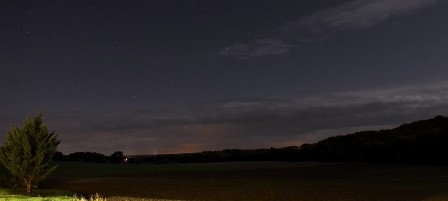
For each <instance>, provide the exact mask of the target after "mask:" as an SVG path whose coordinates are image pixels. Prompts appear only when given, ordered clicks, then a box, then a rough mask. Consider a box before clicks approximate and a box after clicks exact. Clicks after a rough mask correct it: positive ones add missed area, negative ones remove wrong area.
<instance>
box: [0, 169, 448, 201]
mask: <svg viewBox="0 0 448 201" xmlns="http://www.w3.org/2000/svg"><path fill="white" fill-rule="evenodd" d="M0 175H1V171H0ZM40 187H41V188H44V189H64V191H67V192H76V193H78V194H81V195H93V194H95V193H97V192H98V193H99V194H101V195H103V196H104V197H105V198H107V201H116V200H117V201H118V200H128V201H131V200H142V201H143V200H146V201H148V200H151V199H152V200H216V201H220V200H226V201H227V200H248V201H250V200H261V201H262V200H269V201H272V200H286V201H287V200H305V201H307V200H347V201H349V200H386V201H387V200H411V201H412V200H427V201H432V200H448V167H444V166H425V165H385V164H361V163H352V164H347V163H287V162H235V163H211V164H167V165H147V164H125V165H115V164H97V163H82V162H62V163H59V167H58V169H57V170H56V171H55V172H54V174H52V175H51V176H50V177H49V178H48V180H47V181H45V182H44V183H42V184H41V185H40ZM0 198H1V197H0ZM150 198H151V199H150ZM1 200H2V199H0V201H1Z"/></svg>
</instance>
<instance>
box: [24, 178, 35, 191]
mask: <svg viewBox="0 0 448 201" xmlns="http://www.w3.org/2000/svg"><path fill="white" fill-rule="evenodd" d="M23 180H24V183H25V187H26V193H27V194H30V193H31V190H32V189H33V182H32V181H30V180H27V179H23Z"/></svg>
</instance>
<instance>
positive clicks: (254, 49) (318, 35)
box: [218, 0, 440, 59]
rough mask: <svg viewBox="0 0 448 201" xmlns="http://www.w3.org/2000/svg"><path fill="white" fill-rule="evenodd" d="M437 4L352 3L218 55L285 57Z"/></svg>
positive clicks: (421, 0) (407, 0)
mask: <svg viewBox="0 0 448 201" xmlns="http://www.w3.org/2000/svg"><path fill="white" fill-rule="evenodd" d="M438 1H440V0H352V1H348V2H345V3H342V4H340V5H338V6H335V7H331V8H327V9H324V10H320V11H318V12H316V13H313V14H311V15H308V16H305V17H302V18H300V19H297V20H293V21H291V22H289V23H286V24H283V25H280V26H278V27H276V28H274V29H273V30H271V31H269V33H267V34H266V35H267V37H259V38H258V39H255V40H254V41H252V42H247V43H234V44H231V45H229V46H228V47H226V48H224V50H221V51H220V52H219V53H218V54H219V55H221V56H234V57H236V58H239V59H248V58H257V57H261V56H273V55H281V54H286V53H288V52H290V51H291V50H292V49H293V48H294V47H297V46H300V44H302V43H309V42H316V41H322V40H325V39H328V38H330V37H331V35H332V34H334V33H336V32H340V31H344V30H352V29H363V28H369V27H373V26H375V25H377V24H379V23H382V22H385V21H387V20H390V19H392V18H393V17H399V16H403V15H408V14H410V13H413V12H414V11H416V10H419V9H421V8H425V7H428V6H431V5H433V4H434V3H436V2H438Z"/></svg>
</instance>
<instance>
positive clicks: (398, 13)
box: [0, 0, 448, 154]
mask: <svg viewBox="0 0 448 201" xmlns="http://www.w3.org/2000/svg"><path fill="white" fill-rule="evenodd" d="M40 112H45V116H44V121H45V123H46V124H47V125H48V127H49V129H50V130H55V131H56V133H57V134H58V135H59V137H60V139H61V140H62V143H61V144H60V146H59V148H60V151H62V152H63V153H65V154H67V153H72V152H76V151H92V152H99V153H104V154H111V153H112V152H113V151H118V150H119V151H123V152H124V153H125V154H156V153H181V152H200V151H210V150H222V149H233V148H236V149H253V148H270V147H284V146H291V145H301V144H302V143H313V142H317V141H319V140H322V139H324V138H326V137H328V136H333V135H339V134H347V133H351V132H355V131H361V130H378V129H385V128H392V127H395V126H397V125H400V124H402V123H405V122H410V121H415V120H420V119H427V118H431V117H433V116H436V115H447V114H448V2H447V1H444V0H300V1H298V0H291V1H289V0H283V1H279V0H132V1H124V0H123V1H115V0H64V1H62V0H34V1H25V0H23V1H15V0H2V1H0V131H1V132H0V143H2V144H3V142H4V139H5V135H6V133H7V131H8V130H9V129H10V128H11V126H12V125H19V126H21V124H22V122H23V120H24V118H25V116H27V115H36V114H38V113H40Z"/></svg>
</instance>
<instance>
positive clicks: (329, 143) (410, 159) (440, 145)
mask: <svg viewBox="0 0 448 201" xmlns="http://www.w3.org/2000/svg"><path fill="white" fill-rule="evenodd" d="M88 153H89V152H88ZM447 153H448V117H444V116H437V117H434V118H432V119H428V120H422V121H417V122H413V123H410V124H403V125H401V126H399V127H397V128H394V129H390V130H380V131H362V132H357V133H353V134H348V135H343V136H335V137H329V138H327V139H325V140H322V141H320V142H317V143H314V144H303V145H301V146H291V147H284V148H271V149H254V150H238V149H228V150H223V151H205V152H200V153H188V154H163V155H148V156H138V157H137V156H135V157H131V156H130V157H129V158H128V162H130V163H205V162H227V161H321V162H376V163H421V164H448V157H447V155H446V154H447ZM80 155H82V156H83V157H80ZM104 157H106V156H104V155H103V156H101V154H97V153H90V154H87V153H84V154H79V153H78V154H77V153H74V154H69V155H68V156H64V158H66V160H71V161H77V160H79V159H80V158H84V159H88V161H96V162H107V161H110V159H107V157H106V158H104Z"/></svg>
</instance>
